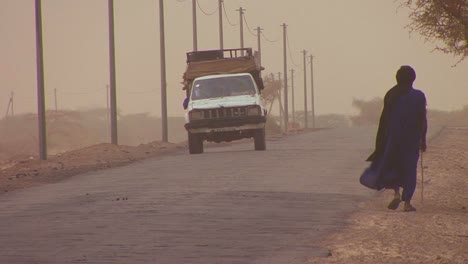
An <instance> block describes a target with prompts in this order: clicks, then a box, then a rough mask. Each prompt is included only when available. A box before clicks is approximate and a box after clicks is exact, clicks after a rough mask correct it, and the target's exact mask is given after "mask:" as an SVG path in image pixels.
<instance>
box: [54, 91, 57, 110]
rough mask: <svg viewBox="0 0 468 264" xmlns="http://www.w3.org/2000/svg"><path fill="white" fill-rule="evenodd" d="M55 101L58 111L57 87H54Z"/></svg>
mask: <svg viewBox="0 0 468 264" xmlns="http://www.w3.org/2000/svg"><path fill="white" fill-rule="evenodd" d="M54 101H55V112H57V111H58V109H57V88H54Z"/></svg>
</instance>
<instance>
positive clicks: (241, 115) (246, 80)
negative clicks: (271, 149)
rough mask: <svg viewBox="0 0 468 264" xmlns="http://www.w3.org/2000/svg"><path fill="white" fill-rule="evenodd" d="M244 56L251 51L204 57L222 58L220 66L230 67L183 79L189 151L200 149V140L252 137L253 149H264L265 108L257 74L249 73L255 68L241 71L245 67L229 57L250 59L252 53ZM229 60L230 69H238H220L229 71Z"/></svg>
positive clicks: (210, 140) (201, 142) (225, 140)
mask: <svg viewBox="0 0 468 264" xmlns="http://www.w3.org/2000/svg"><path fill="white" fill-rule="evenodd" d="M248 50H249V49H247V51H248ZM248 56H251V51H250V54H249V53H248V52H247V56H245V55H244V56H243V57H235V58H227V59H226V58H220V59H215V60H208V61H211V62H212V63H220V62H222V61H220V60H224V62H223V63H222V64H223V65H224V66H223V67H225V68H226V69H230V70H226V69H225V70H222V69H220V67H215V68H216V69H217V70H218V71H220V72H215V74H207V75H203V76H199V77H196V78H194V79H191V80H190V82H188V83H187V85H188V86H186V88H185V89H186V90H187V99H186V105H185V107H186V109H187V112H186V116H185V122H186V123H185V128H186V130H187V132H188V145H189V152H190V154H199V153H203V142H204V141H209V142H216V143H219V142H230V141H233V140H239V139H243V138H253V139H254V145H255V150H265V149H266V143H265V123H266V117H267V111H266V108H265V107H264V105H263V103H262V99H261V95H260V89H259V87H258V85H257V84H258V83H259V82H258V78H259V76H256V77H257V78H255V77H254V76H253V75H256V74H257V71H253V75H252V73H251V71H247V72H244V71H246V69H245V68H242V67H238V66H239V61H237V62H233V61H232V60H233V59H238V58H244V59H246V58H247V60H250V63H251V61H252V59H253V57H252V58H249V57H248ZM203 62H205V63H206V62H207V61H206V60H203ZM231 62H232V63H231ZM230 63H231V65H232V64H236V70H234V72H235V71H241V73H223V72H233V70H232V68H230V67H229V66H228V67H226V65H230ZM192 66H193V65H192ZM205 66H206V65H205ZM201 67H203V66H201ZM223 67H221V68H223ZM256 67H257V66H256ZM257 69H258V68H257ZM259 71H260V69H258V72H259ZM186 73H187V72H186ZM210 73H213V72H210ZM185 76H187V75H185ZM260 84H261V85H263V83H262V82H260ZM262 88H263V87H262Z"/></svg>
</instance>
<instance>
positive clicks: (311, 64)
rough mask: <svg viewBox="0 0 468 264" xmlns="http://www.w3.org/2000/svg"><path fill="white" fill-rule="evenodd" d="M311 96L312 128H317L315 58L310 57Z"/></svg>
mask: <svg viewBox="0 0 468 264" xmlns="http://www.w3.org/2000/svg"><path fill="white" fill-rule="evenodd" d="M310 89H311V93H310V96H311V97H312V128H315V98H314V56H312V54H311V55H310Z"/></svg>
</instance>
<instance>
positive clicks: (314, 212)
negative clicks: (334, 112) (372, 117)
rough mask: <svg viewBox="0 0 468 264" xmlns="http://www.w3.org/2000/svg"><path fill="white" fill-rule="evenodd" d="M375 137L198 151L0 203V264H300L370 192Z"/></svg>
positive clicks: (336, 132) (293, 138) (365, 132)
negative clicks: (363, 180)
mask: <svg viewBox="0 0 468 264" xmlns="http://www.w3.org/2000/svg"><path fill="white" fill-rule="evenodd" d="M374 134H375V127H368V128H365V127H364V128H347V129H329V130H321V131H318V132H313V133H305V134H298V135H290V136H288V137H284V138H282V139H277V140H270V141H268V142H267V150H266V151H253V142H252V143H242V144H235V145H233V146H228V147H215V148H205V153H204V154H201V155H189V154H187V151H183V152H180V153H176V154H174V155H168V156H164V157H160V158H154V159H148V160H145V161H143V162H138V163H135V164H132V165H130V166H126V167H122V168H115V169H109V170H103V171H97V172H92V173H88V174H83V175H78V176H75V177H73V178H70V179H68V180H65V181H62V182H59V183H56V184H49V185H43V186H39V187H34V188H30V189H26V190H20V191H15V192H12V193H7V194H4V195H1V196H0V245H1V246H0V263H9V264H18V263H21V264H23V263H28V264H30V263H31V264H32V263H60V264H63V263H93V264H94V263H122V264H134V263H145V264H146V263H163V264H166V263H169V264H172V263H174V264H179V263H190V264H194V263H195V264H196V263H200V264H202V263H203V264H207V263H256V264H257V263H268V264H272V263H288V264H291V263H293V264H294V263H306V262H307V258H308V257H310V256H317V255H326V254H327V252H328V251H327V249H325V248H320V245H319V242H320V240H321V238H322V237H323V236H324V235H325V234H327V233H329V232H331V231H333V230H335V229H337V228H340V227H342V226H343V225H344V224H345V220H346V216H347V215H348V214H349V213H350V212H352V211H353V210H354V209H356V206H357V204H358V203H359V202H360V201H363V200H365V199H368V198H369V197H371V196H372V195H373V192H372V191H370V190H367V189H365V188H364V187H362V186H360V184H359V183H358V177H359V175H360V173H361V172H362V170H363V169H364V167H365V166H366V165H367V164H366V163H365V162H364V161H363V160H364V159H365V158H366V157H367V155H368V154H369V153H370V150H371V148H372V145H373V141H374Z"/></svg>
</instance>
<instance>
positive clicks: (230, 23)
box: [223, 4, 237, 27]
mask: <svg viewBox="0 0 468 264" xmlns="http://www.w3.org/2000/svg"><path fill="white" fill-rule="evenodd" d="M223 11H224V15H225V16H226V20H227V22H228V23H229V25H231V26H233V27H235V26H237V24H234V23H232V22H231V20H230V19H229V16H228V14H227V12H226V7H225V6H224V4H223Z"/></svg>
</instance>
